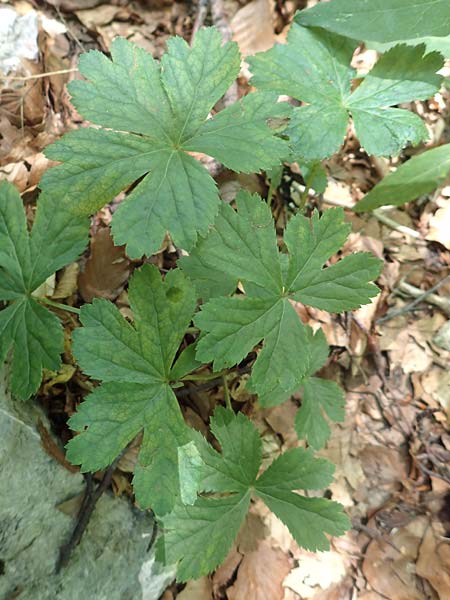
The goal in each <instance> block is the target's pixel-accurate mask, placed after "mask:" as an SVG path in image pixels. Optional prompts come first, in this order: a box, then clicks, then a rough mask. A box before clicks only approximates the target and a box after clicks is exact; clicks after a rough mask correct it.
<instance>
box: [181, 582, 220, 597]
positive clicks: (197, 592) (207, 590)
mask: <svg viewBox="0 0 450 600" xmlns="http://www.w3.org/2000/svg"><path fill="white" fill-rule="evenodd" d="M211 594H212V583H211V580H210V579H209V577H202V578H201V579H194V580H193V581H189V582H188V584H187V585H186V587H185V588H184V590H183V591H182V592H180V593H179V594H178V596H177V599H178V600H211Z"/></svg>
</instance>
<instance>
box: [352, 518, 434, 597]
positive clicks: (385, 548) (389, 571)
mask: <svg viewBox="0 0 450 600" xmlns="http://www.w3.org/2000/svg"><path fill="white" fill-rule="evenodd" d="M427 526H428V519H427V518H426V517H418V518H417V519H415V520H414V521H412V522H410V523H409V524H408V525H406V526H405V527H401V528H399V529H397V530H395V529H394V530H393V531H392V533H391V534H390V535H389V539H388V540H387V541H384V540H382V539H373V540H372V541H371V542H370V544H369V546H368V547H367V551H366V555H365V559H364V563H363V567H362V569H363V573H364V576H365V577H366V579H367V581H368V583H369V585H370V586H371V588H372V589H373V590H375V591H376V592H378V593H379V594H381V595H382V596H383V597H385V598H391V599H392V600H423V594H422V591H421V590H420V589H419V581H418V579H417V577H416V574H415V562H416V559H417V555H418V551H419V545H420V544H421V540H422V537H423V535H424V532H425V530H426V528H427ZM388 542H390V543H388Z"/></svg>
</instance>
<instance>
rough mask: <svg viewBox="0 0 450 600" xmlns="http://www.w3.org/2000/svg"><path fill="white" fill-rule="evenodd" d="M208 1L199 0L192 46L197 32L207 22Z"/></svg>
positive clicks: (193, 28)
mask: <svg viewBox="0 0 450 600" xmlns="http://www.w3.org/2000/svg"><path fill="white" fill-rule="evenodd" d="M208 2H209V0H199V3H198V7H197V14H196V16H195V21H194V26H193V27H192V34H191V46H192V42H193V41H194V38H195V36H196V34H197V31H198V30H199V29H200V27H202V26H203V24H204V22H205V19H206V15H207V14H208Z"/></svg>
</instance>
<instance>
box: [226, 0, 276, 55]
mask: <svg viewBox="0 0 450 600" xmlns="http://www.w3.org/2000/svg"><path fill="white" fill-rule="evenodd" d="M272 12H273V11H272V2H271V0H252V2H249V3H248V4H246V5H245V6H244V7H242V8H241V9H240V10H238V11H237V13H236V14H235V15H234V17H233V18H232V19H231V22H230V26H231V31H232V34H233V40H234V41H235V42H237V43H238V45H239V49H240V51H241V54H242V56H250V55H251V54H256V53H257V52H263V51H264V50H268V49H269V48H271V47H272V46H273V45H274V43H275V33H274V30H273V20H272V18H273V17H272Z"/></svg>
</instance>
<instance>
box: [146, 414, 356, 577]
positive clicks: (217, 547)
mask: <svg viewBox="0 0 450 600" xmlns="http://www.w3.org/2000/svg"><path fill="white" fill-rule="evenodd" d="M211 431H212V432H213V434H214V435H215V437H216V439H217V440H218V442H219V443H220V445H221V448H222V453H221V454H219V453H218V452H216V451H215V450H214V449H213V448H212V447H211V446H210V445H209V444H208V443H207V442H206V440H204V439H203V438H202V436H201V435H200V434H199V435H198V436H196V447H197V450H198V457H199V460H197V461H196V462H195V463H194V464H193V466H192V469H193V473H194V474H196V478H195V476H194V479H196V491H197V492H198V493H201V492H206V494H201V495H200V496H199V497H198V498H197V499H196V500H195V502H194V503H193V505H187V504H183V503H181V502H178V503H177V505H176V506H175V509H174V510H173V512H172V513H170V514H169V515H167V516H166V517H164V519H163V520H162V523H163V528H164V535H163V536H162V538H160V540H159V548H158V552H159V556H160V558H161V559H163V560H165V561H166V562H168V563H170V564H173V563H178V570H177V579H178V580H179V581H186V580H187V579H191V578H194V579H196V578H198V577H200V576H202V575H205V574H207V573H209V572H210V571H212V570H213V569H214V568H215V567H216V566H217V565H218V564H219V563H220V562H221V561H222V560H223V559H224V558H225V556H226V555H227V554H228V552H229V550H230V548H231V545H232V543H233V541H234V539H235V537H236V535H237V533H238V531H239V529H240V526H241V524H242V522H243V520H244V517H245V515H246V514H247V511H248V509H249V506H250V500H251V498H252V497H258V498H260V499H261V500H263V501H264V502H265V504H266V505H267V506H268V507H269V508H270V510H271V511H272V512H273V513H274V514H275V515H277V517H278V518H279V519H281V521H282V522H283V523H284V524H285V525H286V526H287V527H288V529H289V531H290V532H291V534H292V536H293V537H294V539H295V540H296V541H297V543H298V544H299V545H300V546H302V547H304V548H307V549H308V550H326V549H327V548H328V547H329V542H328V539H327V537H326V535H325V534H329V535H341V534H342V533H343V532H344V531H345V530H346V529H348V527H349V521H348V518H347V517H346V516H345V514H344V513H343V511H342V507H341V506H340V505H339V504H337V503H336V502H332V501H330V500H326V499H325V498H308V497H306V496H303V495H300V494H297V493H295V490H300V489H302V490H311V489H320V488H324V487H326V486H327V485H328V484H329V483H330V482H331V480H332V476H333V470H334V469H333V466H332V465H331V464H330V463H329V462H328V461H326V460H324V459H316V458H313V456H312V454H311V453H310V452H309V451H307V450H304V449H303V448H295V449H292V450H288V451H287V452H285V453H284V454H282V455H281V456H279V457H278V458H277V459H275V460H274V461H273V462H272V464H271V465H270V466H269V468H268V469H266V470H265V471H264V472H263V473H262V474H261V475H260V476H259V477H258V472H259V470H260V467H261V459H262V456H261V440H260V437H259V434H258V431H257V430H256V428H255V426H254V425H253V424H252V423H251V422H250V421H249V420H248V419H247V418H246V417H244V415H242V414H241V413H239V414H237V415H235V414H234V413H233V412H232V411H229V410H226V409H224V408H221V407H218V408H216V411H215V413H214V416H213V417H212V419H211Z"/></svg>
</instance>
